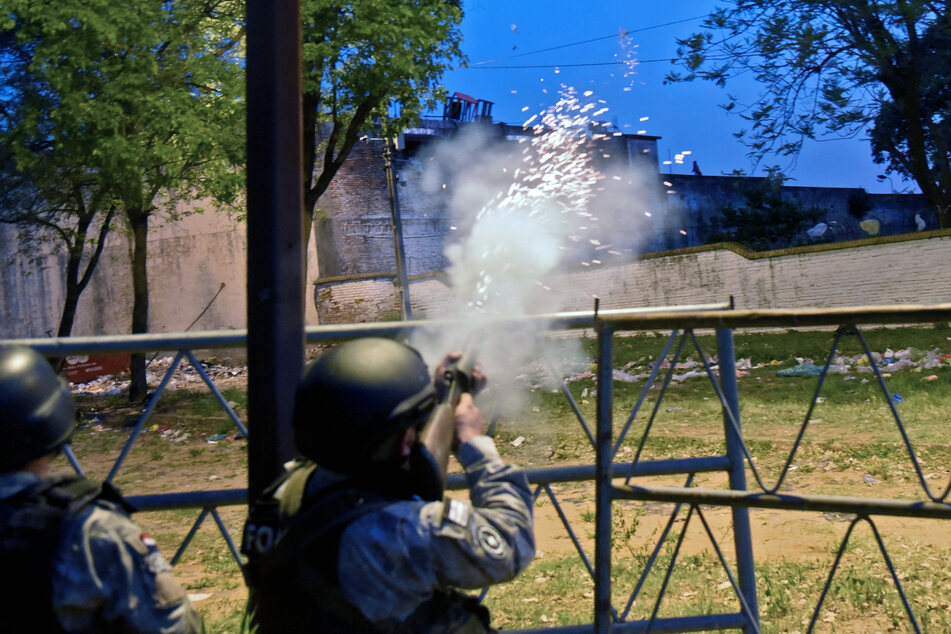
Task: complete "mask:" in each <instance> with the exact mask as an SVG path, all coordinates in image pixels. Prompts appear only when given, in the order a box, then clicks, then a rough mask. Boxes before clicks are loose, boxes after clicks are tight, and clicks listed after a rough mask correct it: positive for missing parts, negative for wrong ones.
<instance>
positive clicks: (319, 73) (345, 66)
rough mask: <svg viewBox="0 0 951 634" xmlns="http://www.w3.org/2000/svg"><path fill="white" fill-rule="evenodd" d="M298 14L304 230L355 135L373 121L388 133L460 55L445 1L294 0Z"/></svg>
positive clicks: (433, 96) (404, 121) (413, 116)
mask: <svg viewBox="0 0 951 634" xmlns="http://www.w3.org/2000/svg"><path fill="white" fill-rule="evenodd" d="M301 16H302V21H303V30H302V64H303V73H304V75H303V112H304V121H303V129H304V132H303V134H304V139H303V141H304V183H305V188H306V189H305V192H304V201H305V202H304V208H305V218H304V223H305V224H304V230H305V232H308V231H309V228H310V226H311V222H312V221H313V214H314V208H315V206H316V204H317V200H318V199H319V198H320V196H321V194H323V193H324V192H325V191H326V190H327V187H328V186H329V185H330V182H331V181H332V180H333V177H334V175H335V174H336V173H337V171H338V170H339V169H340V167H341V166H342V165H343V162H344V161H345V160H346V158H347V156H348V155H349V154H350V151H351V149H352V148H353V146H354V145H355V144H356V143H357V141H358V140H359V139H360V137H361V135H363V134H364V133H366V132H367V131H368V129H369V128H370V127H371V126H373V125H374V124H375V123H380V124H381V126H382V128H381V130H380V132H381V133H382V134H385V135H387V136H391V135H395V134H397V133H399V132H400V131H402V130H403V129H405V128H406V127H408V126H409V125H410V124H412V123H414V122H415V121H416V120H417V118H418V115H419V113H420V112H421V111H422V110H425V109H427V108H432V107H433V106H435V105H436V103H437V102H438V100H439V99H441V98H442V97H443V91H442V90H441V87H440V86H439V84H438V82H439V79H440V77H441V76H442V73H443V72H444V71H445V70H447V69H448V68H449V67H450V66H451V64H453V63H456V62H460V61H462V53H461V50H460V48H459V44H460V41H461V33H460V31H459V28H458V27H459V23H460V21H461V20H462V9H461V8H460V6H459V2H453V1H447V0H418V1H416V2H390V1H388V0H302V2H301ZM391 105H392V106H393V108H392V110H395V111H394V112H391ZM305 235H306V233H305Z"/></svg>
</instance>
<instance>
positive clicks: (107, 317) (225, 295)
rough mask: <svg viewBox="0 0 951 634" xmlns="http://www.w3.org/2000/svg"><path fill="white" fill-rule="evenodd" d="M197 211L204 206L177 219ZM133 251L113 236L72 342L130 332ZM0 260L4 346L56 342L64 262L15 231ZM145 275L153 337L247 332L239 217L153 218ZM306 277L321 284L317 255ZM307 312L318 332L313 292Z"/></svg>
mask: <svg viewBox="0 0 951 634" xmlns="http://www.w3.org/2000/svg"><path fill="white" fill-rule="evenodd" d="M196 207H198V208H200V204H199V205H195V206H192V207H190V208H185V207H183V208H181V209H179V210H178V211H179V212H188V211H193V210H194V209H195V208H196ZM131 249H132V244H131V239H130V237H129V236H128V235H127V234H126V233H125V232H123V231H122V230H121V228H117V229H115V230H114V231H113V232H112V234H111V235H110V236H109V238H108V240H107V243H106V247H105V249H104V250H103V254H102V257H101V260H100V262H99V265H98V267H97V268H96V270H95V273H94V274H93V277H92V280H91V281H90V283H89V286H88V287H87V288H86V290H85V291H84V292H83V294H82V296H81V297H80V300H79V306H78V309H77V313H76V322H75V325H74V327H73V332H72V334H73V335H74V336H82V335H117V334H128V333H129V332H130V330H131V322H132V274H131V264H130V262H131V258H130V254H131ZM310 250H311V252H312V251H313V248H311V249H310ZM26 253H30V254H31V255H32V257H27V256H26V255H25V254H26ZM0 258H2V261H3V262H5V265H4V266H3V267H2V268H0V338H3V339H6V338H31V337H49V336H53V335H54V334H55V333H56V330H57V328H58V325H59V320H60V314H61V311H62V306H63V301H64V297H65V284H64V282H63V270H64V268H65V262H66V258H65V255H64V254H62V253H59V252H58V251H57V250H56V247H55V245H43V244H31V243H29V242H25V241H24V240H23V239H22V238H20V237H19V236H18V235H17V232H16V230H15V228H14V227H11V226H9V225H0ZM147 267H148V282H149V330H150V331H151V332H183V331H185V330H186V329H190V330H193V331H201V330H229V329H243V328H245V327H246V325H247V300H246V297H247V291H246V289H247V281H246V270H247V228H246V225H245V224H244V223H243V222H240V221H238V220H237V219H236V218H235V217H234V216H232V215H230V214H228V213H225V212H222V211H215V210H213V209H210V208H207V209H205V210H204V211H203V212H202V213H190V214H186V215H183V216H182V217H181V218H180V219H179V220H176V221H175V222H166V223H162V222H161V220H160V218H153V222H152V224H151V226H150V229H149V242H148V260H147ZM307 270H308V277H307V280H308V286H307V287H306V289H308V290H309V289H310V288H311V284H312V283H313V281H314V280H315V279H316V277H317V267H316V258H315V256H314V255H313V254H311V256H310V257H309V259H308V268H307ZM304 304H305V308H306V311H307V323H308V324H316V323H317V312H316V309H315V307H314V303H313V301H312V300H311V296H310V293H309V292H307V290H305V301H304Z"/></svg>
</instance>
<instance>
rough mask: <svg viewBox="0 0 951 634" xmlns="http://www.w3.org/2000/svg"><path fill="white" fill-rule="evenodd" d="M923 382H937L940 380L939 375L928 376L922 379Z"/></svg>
mask: <svg viewBox="0 0 951 634" xmlns="http://www.w3.org/2000/svg"><path fill="white" fill-rule="evenodd" d="M921 380H922V381H937V380H938V375H937V374H931V375H928V376H926V377H924V378H922V379H921Z"/></svg>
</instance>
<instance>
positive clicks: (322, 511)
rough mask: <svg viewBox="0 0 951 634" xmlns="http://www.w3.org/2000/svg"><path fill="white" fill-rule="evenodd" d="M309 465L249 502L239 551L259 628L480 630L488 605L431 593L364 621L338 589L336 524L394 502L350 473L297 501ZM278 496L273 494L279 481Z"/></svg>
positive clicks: (404, 632) (395, 633)
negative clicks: (402, 615) (392, 616)
mask: <svg viewBox="0 0 951 634" xmlns="http://www.w3.org/2000/svg"><path fill="white" fill-rule="evenodd" d="M314 468H315V465H314V464H313V463H309V464H305V466H303V467H301V468H298V469H295V470H293V471H291V472H289V473H288V474H286V475H285V476H284V477H283V478H282V479H280V480H278V482H276V483H275V484H273V485H272V486H271V488H269V489H268V491H266V492H265V494H264V495H263V496H262V499H261V500H260V501H259V502H257V503H256V504H254V505H253V506H252V508H251V512H250V515H249V517H248V521H247V523H246V524H245V531H244V536H243V539H242V547H241V550H242V552H243V553H244V554H245V555H247V556H248V563H247V564H246V566H245V568H244V573H245V579H246V581H247V583H248V588H249V617H250V620H251V623H252V625H256V626H257V628H258V629H257V631H259V632H261V633H262V634H270V633H272V632H292V631H311V632H327V633H329V634H337V633H339V634H361V633H379V632H386V633H390V634H427V633H428V634H441V633H446V634H449V633H450V632H452V633H459V634H468V633H471V634H485V633H487V632H493V631H494V630H492V629H491V628H490V626H489V613H488V610H487V609H486V608H485V607H484V606H482V605H481V604H480V603H479V602H478V600H477V599H476V598H474V597H470V596H466V595H464V594H462V593H459V592H454V591H440V590H437V591H435V592H434V593H433V597H432V598H431V599H429V600H428V601H426V602H424V603H423V604H421V605H420V606H419V607H418V608H417V609H416V610H415V611H414V612H413V613H412V614H411V615H410V616H409V617H408V618H407V619H406V620H405V621H403V622H396V621H385V622H377V623H374V622H371V621H369V620H368V619H367V618H366V617H364V616H363V613H362V612H360V610H359V609H358V608H357V607H356V606H354V605H353V604H352V603H350V601H349V600H348V599H347V598H346V596H345V595H344V594H343V592H342V591H341V590H340V588H339V587H338V580H337V552H338V544H339V541H340V537H341V535H342V534H343V531H344V529H346V527H347V526H348V525H349V524H350V523H352V522H354V521H355V520H357V519H359V518H360V517H362V516H364V515H366V514H368V513H371V512H373V511H377V510H379V509H381V508H383V507H384V506H387V505H389V504H392V503H394V502H397V501H399V500H401V499H405V498H401V497H398V496H393V495H386V494H382V493H379V492H375V491H372V490H368V489H367V488H365V487H361V486H359V483H357V482H355V481H354V480H352V479H348V480H344V481H342V482H340V483H338V484H336V485H333V486H331V487H328V488H326V489H323V490H321V491H319V492H317V493H315V494H314V495H312V496H310V497H308V498H307V499H304V490H305V488H306V484H307V480H308V479H309V477H310V475H311V474H312V473H313V471H314ZM285 482H286V485H285V490H284V493H283V495H282V499H281V501H280V502H278V501H277V500H275V499H274V498H273V493H274V492H275V491H276V490H277V488H278V487H279V486H281V485H282V484H284V483H285Z"/></svg>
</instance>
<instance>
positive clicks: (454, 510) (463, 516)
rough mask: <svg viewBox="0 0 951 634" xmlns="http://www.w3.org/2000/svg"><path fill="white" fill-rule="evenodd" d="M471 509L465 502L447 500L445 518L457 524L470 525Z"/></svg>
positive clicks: (444, 511)
mask: <svg viewBox="0 0 951 634" xmlns="http://www.w3.org/2000/svg"><path fill="white" fill-rule="evenodd" d="M470 513H471V509H470V508H469V505H468V504H466V503H465V502H460V501H459V500H446V502H445V507H444V510H443V519H444V520H445V521H447V522H451V523H452V524H455V525H456V526H468V525H469V515H470Z"/></svg>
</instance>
